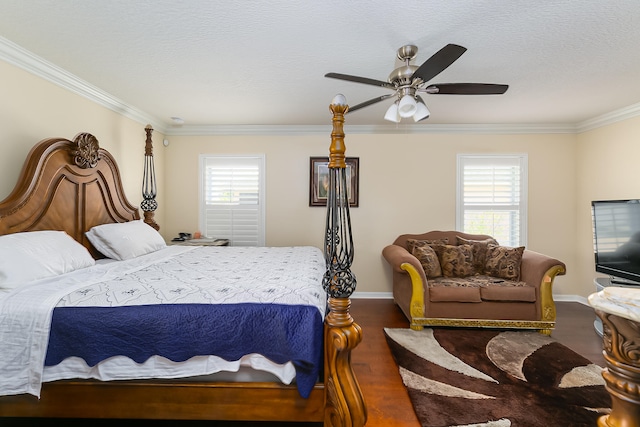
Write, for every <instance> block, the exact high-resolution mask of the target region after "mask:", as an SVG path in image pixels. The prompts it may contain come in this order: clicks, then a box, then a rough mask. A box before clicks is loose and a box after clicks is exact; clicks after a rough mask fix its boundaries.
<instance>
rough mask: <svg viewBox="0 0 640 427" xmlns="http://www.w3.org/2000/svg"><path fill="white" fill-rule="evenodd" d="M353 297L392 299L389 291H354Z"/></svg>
mask: <svg viewBox="0 0 640 427" xmlns="http://www.w3.org/2000/svg"><path fill="white" fill-rule="evenodd" d="M351 298H353V299H393V294H392V293H391V292H358V291H356V292H354V293H353V295H351Z"/></svg>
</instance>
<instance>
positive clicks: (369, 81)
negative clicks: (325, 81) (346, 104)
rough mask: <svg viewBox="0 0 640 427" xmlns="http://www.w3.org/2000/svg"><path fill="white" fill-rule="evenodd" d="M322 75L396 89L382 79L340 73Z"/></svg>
mask: <svg viewBox="0 0 640 427" xmlns="http://www.w3.org/2000/svg"><path fill="white" fill-rule="evenodd" d="M324 76H325V77H330V78H332V79H339V80H347V81H350V82H356V83H364V84H366V85H373V86H379V87H386V88H387V89H393V90H395V89H396V87H395V86H394V85H392V84H391V83H388V82H383V81H382V80H375V79H369V78H366V77H358V76H350V75H349V74H340V73H327V74H325V75H324Z"/></svg>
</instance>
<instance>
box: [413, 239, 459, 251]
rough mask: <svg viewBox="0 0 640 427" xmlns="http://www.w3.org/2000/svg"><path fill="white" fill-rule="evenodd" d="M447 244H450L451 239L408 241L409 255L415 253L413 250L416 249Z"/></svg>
mask: <svg viewBox="0 0 640 427" xmlns="http://www.w3.org/2000/svg"><path fill="white" fill-rule="evenodd" d="M447 244H449V239H446V238H445V239H432V240H418V239H407V251H409V253H413V248H415V247H421V246H431V245H447Z"/></svg>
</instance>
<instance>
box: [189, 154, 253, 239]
mask: <svg viewBox="0 0 640 427" xmlns="http://www.w3.org/2000/svg"><path fill="white" fill-rule="evenodd" d="M200 179H201V183H200V190H201V193H200V194H201V197H200V230H201V231H202V234H203V236H205V237H209V238H220V239H229V240H230V244H231V245H232V246H264V241H265V237H264V236H265V232H264V215H265V208H264V206H265V205H264V199H265V197H264V155H255V156H213V155H201V156H200Z"/></svg>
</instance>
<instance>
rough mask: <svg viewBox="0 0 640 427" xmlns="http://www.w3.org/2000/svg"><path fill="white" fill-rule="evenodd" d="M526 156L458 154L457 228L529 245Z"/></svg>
mask: <svg viewBox="0 0 640 427" xmlns="http://www.w3.org/2000/svg"><path fill="white" fill-rule="evenodd" d="M526 188H527V156H526V154H519V155H466V154H465V155H463V154H461V155H458V188H457V204H456V228H457V229H458V230H461V231H464V232H465V233H472V234H488V235H490V236H493V237H494V238H495V239H496V240H497V241H498V243H500V244H501V245H505V246H524V245H526V240H527V235H526V224H527V206H526V200H527V197H526Z"/></svg>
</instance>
